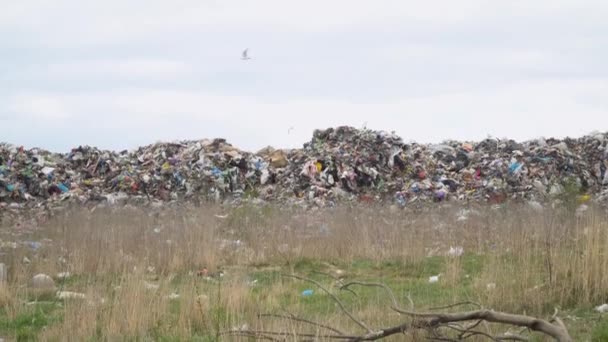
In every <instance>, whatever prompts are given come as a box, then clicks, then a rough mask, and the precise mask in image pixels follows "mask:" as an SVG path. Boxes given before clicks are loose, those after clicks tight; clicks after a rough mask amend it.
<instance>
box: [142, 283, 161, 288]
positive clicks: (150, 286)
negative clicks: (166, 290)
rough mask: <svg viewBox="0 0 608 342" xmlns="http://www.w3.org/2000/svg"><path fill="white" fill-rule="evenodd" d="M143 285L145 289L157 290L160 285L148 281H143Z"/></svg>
mask: <svg viewBox="0 0 608 342" xmlns="http://www.w3.org/2000/svg"><path fill="white" fill-rule="evenodd" d="M144 287H145V288H146V289H147V290H158V289H159V288H160V285H158V284H152V283H148V282H147V281H145V282H144Z"/></svg>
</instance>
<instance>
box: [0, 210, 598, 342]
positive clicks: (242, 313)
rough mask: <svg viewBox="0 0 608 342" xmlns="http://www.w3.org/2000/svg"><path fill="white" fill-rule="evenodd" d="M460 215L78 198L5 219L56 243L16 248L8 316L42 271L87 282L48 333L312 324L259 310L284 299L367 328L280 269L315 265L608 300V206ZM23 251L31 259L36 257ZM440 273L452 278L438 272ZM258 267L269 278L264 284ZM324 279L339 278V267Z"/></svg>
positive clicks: (391, 278) (454, 293)
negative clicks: (205, 273) (108, 203)
mask: <svg viewBox="0 0 608 342" xmlns="http://www.w3.org/2000/svg"><path fill="white" fill-rule="evenodd" d="M216 215H217V216H220V217H217V216H216ZM223 215H228V216H227V217H225V218H224V216H223ZM461 216H463V212H462V211H461V209H460V208H455V207H448V206H446V207H441V208H435V209H433V210H428V211H421V212H412V211H393V210H390V209H389V208H384V207H357V208H337V209H331V210H329V209H328V210H322V211H318V212H312V213H311V212H300V211H297V210H279V209H277V208H250V207H246V208H238V209H230V210H223V209H222V208H220V207H204V208H179V209H164V210H157V211H151V210H143V209H136V208H125V209H120V210H110V209H100V210H97V211H95V212H92V213H91V212H88V211H85V210H75V211H71V212H68V213H65V214H63V215H61V216H60V217H56V218H55V219H53V220H51V221H50V222H48V223H47V224H45V225H44V226H42V227H37V228H36V229H32V230H29V231H28V230H27V229H25V230H24V229H23V228H20V229H21V230H20V231H15V230H14V229H12V227H7V229H4V231H6V232H7V233H6V234H5V236H3V237H2V239H3V241H10V240H15V241H16V240H18V239H21V240H36V241H42V244H43V246H42V247H41V248H40V249H39V250H37V251H32V250H30V249H28V248H27V247H24V248H21V247H19V248H17V249H16V250H13V251H11V253H9V254H7V255H5V256H4V259H5V262H6V263H7V264H8V265H9V272H10V274H9V279H10V281H9V283H8V284H5V285H3V286H1V287H0V304H1V305H2V307H3V308H4V312H3V315H4V319H5V320H6V321H7V322H8V321H12V320H14V319H15V317H18V316H19V314H20V312H25V311H26V310H28V306H27V305H26V303H27V302H28V301H29V300H31V298H29V297H30V296H29V295H28V290H27V288H26V287H23V285H26V284H27V281H28V279H29V278H30V277H31V276H32V275H33V274H36V273H38V272H44V273H47V274H49V275H52V276H54V275H55V274H57V273H58V272H70V273H71V274H72V276H71V278H69V279H68V280H67V281H65V282H63V281H59V280H58V284H57V286H58V288H59V289H65V290H70V291H78V292H83V293H85V294H86V299H85V300H66V301H65V302H62V303H61V304H62V306H61V307H58V309H56V310H54V311H53V313H52V314H53V315H56V316H57V320H56V321H53V323H52V324H51V323H49V324H48V326H47V328H46V329H44V330H43V331H39V332H38V338H40V339H42V340H65V339H66V332H69V336H70V340H87V339H94V340H116V339H121V338H125V337H130V338H134V339H137V338H143V337H152V338H155V339H158V338H160V337H162V336H164V337H167V338H173V339H175V340H188V339H191V338H193V336H199V337H201V338H206V339H207V340H214V339H215V338H217V336H218V332H219V331H220V330H226V329H230V328H233V327H239V326H241V325H243V324H247V325H248V326H249V327H253V326H256V327H258V328H261V329H278V328H281V329H282V330H284V329H288V330H289V329H291V331H294V330H295V329H300V328H301V327H302V326H301V325H299V324H297V323H294V322H285V321H281V320H271V319H258V318H257V314H259V313H262V312H282V311H281V309H288V310H289V311H292V312H297V313H300V314H303V315H305V316H307V317H309V318H311V319H313V318H314V319H316V320H320V321H323V322H326V323H331V324H332V325H335V326H337V327H341V328H342V329H344V330H349V329H350V330H352V329H353V328H354V327H353V325H352V323H350V322H348V321H347V320H346V319H345V318H344V317H343V316H342V315H340V314H339V311H338V310H337V309H336V307H335V305H334V304H333V303H332V302H331V301H330V300H329V299H328V298H327V296H324V295H320V294H318V291H317V290H318V289H315V291H317V292H316V294H315V295H314V296H313V297H310V298H309V299H306V300H303V299H302V297H301V296H300V295H299V293H300V291H301V290H302V289H305V288H310V287H309V286H308V285H306V284H302V283H301V282H298V281H295V280H285V279H281V278H280V277H278V276H277V275H276V274H277V270H278V271H281V272H287V273H289V272H302V273H305V274H308V275H311V274H312V273H310V272H311V271H313V270H319V271H324V272H330V273H331V272H334V271H336V270H337V269H341V270H342V271H344V272H345V273H346V275H347V276H348V278H350V279H353V278H363V279H375V280H382V281H385V282H387V283H389V284H390V285H391V286H393V287H395V290H396V293H397V295H398V297H399V299H400V300H401V301H402V303H403V305H404V306H407V305H408V300H407V299H406V298H407V296H408V293H411V294H412V298H413V300H414V302H415V305H416V307H417V308H423V307H427V306H432V305H435V304H439V303H443V304H447V303H449V302H452V301H457V300H462V299H468V300H474V301H477V302H480V303H482V304H483V305H484V306H486V307H490V308H494V309H497V310H504V311H509V312H513V313H524V312H525V313H527V314H533V315H540V316H543V315H547V314H549V313H551V312H552V311H553V308H554V307H555V306H559V307H561V308H562V309H563V310H581V309H585V310H588V309H589V308H590V307H591V306H593V305H597V304H599V303H603V302H605V301H606V300H607V299H608V272H607V271H608V253H607V252H606V246H608V220H606V215H605V213H604V212H603V211H600V210H594V209H590V210H589V211H587V212H586V213H584V215H582V216H579V217H577V216H575V215H574V214H573V213H572V212H568V211H566V210H551V209H547V210H545V211H544V212H537V211H534V210H531V209H529V208H527V207H525V206H516V205H512V206H509V207H506V208H491V207H477V208H469V211H468V213H467V214H466V217H467V219H466V220H457V218H458V217H461ZM44 239H48V240H44ZM450 246H462V247H463V248H464V250H465V255H464V256H462V257H449V256H445V254H446V252H447V251H448V249H449V247H450ZM24 256H26V257H28V258H29V259H30V260H31V263H29V264H24V263H23V257H24ZM203 267H207V268H208V270H209V271H210V272H212V273H213V272H216V271H218V270H220V269H223V270H224V271H225V273H226V276H225V277H224V278H223V279H222V281H221V282H215V281H205V280H203V279H202V278H200V277H197V276H196V272H197V271H198V270H200V269H201V268H203ZM437 273H441V274H442V276H441V280H440V282H439V283H438V284H428V283H427V279H428V277H429V276H430V275H434V274H437ZM254 278H256V279H258V280H259V281H260V283H259V284H257V285H256V286H255V287H251V283H248V282H249V281H251V280H253V279H254ZM321 279H324V282H325V283H326V284H327V285H328V286H331V281H330V280H328V279H329V278H321ZM154 286H158V288H149V287H154ZM172 294H178V295H179V298H172V297H170V296H172ZM173 296H174V295H173ZM345 298H346V299H345V300H346V301H347V303H348V305H349V308H351V309H352V311H353V312H355V313H357V314H358V315H360V317H364V318H366V319H367V321H368V322H370V323H373V324H374V325H375V326H386V325H388V323H389V322H398V321H399V319H400V317H398V316H396V315H394V314H392V313H391V312H389V311H388V310H387V307H388V301H387V299H386V298H385V296H383V294H382V292H379V291H371V290H368V291H367V292H362V295H361V296H360V297H356V298H355V297H352V296H351V297H345ZM435 301H437V302H438V303H437V302H435ZM446 302H447V303H446ZM567 323H568V322H567ZM4 333H8V334H11V331H10V330H7V329H5V331H4ZM409 338H413V339H415V338H416V337H412V336H410V337H409Z"/></svg>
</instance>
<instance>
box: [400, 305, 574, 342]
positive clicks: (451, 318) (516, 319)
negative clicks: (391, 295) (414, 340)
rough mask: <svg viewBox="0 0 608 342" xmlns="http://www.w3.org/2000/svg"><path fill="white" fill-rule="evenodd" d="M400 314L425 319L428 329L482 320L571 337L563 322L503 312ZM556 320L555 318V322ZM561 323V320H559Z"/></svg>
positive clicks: (566, 340)
mask: <svg viewBox="0 0 608 342" xmlns="http://www.w3.org/2000/svg"><path fill="white" fill-rule="evenodd" d="M395 311H397V312H399V313H401V314H404V315H408V316H412V317H417V318H425V319H426V323H427V324H428V325H429V327H434V326H438V325H440V324H445V323H453V322H463V321H471V320H479V319H481V320H484V321H488V322H492V323H501V324H508V325H514V326H520V327H527V328H529V329H530V330H534V331H538V332H542V333H544V334H547V335H549V336H551V337H553V338H554V339H556V340H557V341H559V342H571V341H572V337H570V335H569V334H568V330H567V329H564V328H565V325H564V324H563V322H562V323H561V324H559V323H558V324H557V325H555V324H552V323H550V322H548V321H545V320H542V319H539V318H535V317H529V316H523V315H514V314H508V313H503V312H496V311H490V310H477V311H468V312H456V313H431V312H426V313H418V312H412V311H403V310H395ZM557 319H558V318H555V320H557ZM560 321H561V320H560Z"/></svg>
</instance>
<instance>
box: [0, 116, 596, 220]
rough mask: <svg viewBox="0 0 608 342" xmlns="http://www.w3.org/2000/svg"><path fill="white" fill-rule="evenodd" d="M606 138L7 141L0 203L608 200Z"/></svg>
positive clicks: (344, 132)
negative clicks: (69, 145) (70, 145)
mask: <svg viewBox="0 0 608 342" xmlns="http://www.w3.org/2000/svg"><path fill="white" fill-rule="evenodd" d="M607 144H608V134H606V133H593V134H590V135H587V136H584V137H581V138H578V139H570V138H566V139H563V140H559V139H537V140H532V141H527V142H522V143H519V142H516V141H513V140H509V139H494V138H488V139H485V140H483V141H480V142H458V141H446V142H444V143H442V144H417V143H405V142H404V141H403V139H401V138H400V137H399V136H397V135H395V134H394V133H388V132H383V131H373V130H369V129H356V128H352V127H345V126H344V127H337V128H329V129H325V130H316V131H315V132H314V133H313V137H312V139H311V141H309V142H307V143H305V144H304V146H303V147H302V148H300V149H293V150H282V149H274V148H272V147H267V148H264V149H262V150H261V151H258V152H257V153H251V152H245V151H241V150H239V149H238V148H236V147H234V146H232V145H231V144H229V143H227V142H226V140H224V139H215V140H200V141H181V142H173V143H157V144H153V145H148V146H144V147H140V148H138V149H136V150H132V151H122V152H113V151H104V150H99V149H97V148H94V147H89V146H80V147H78V148H74V149H73V150H72V151H70V153H67V154H58V153H51V152H48V151H45V150H42V149H38V148H34V149H29V150H26V149H24V148H23V147H18V146H14V145H9V144H0V210H2V211H6V210H22V209H35V208H46V209H49V208H57V207H63V206H66V205H68V204H78V205H87V206H97V205H124V204H127V203H129V204H139V205H153V206H162V205H164V204H167V203H180V202H181V201H195V202H201V201H214V202H223V203H228V204H233V205H238V204H240V203H242V202H244V201H245V202H253V203H267V202H274V203H278V204H281V205H304V206H317V207H323V206H333V205H337V204H338V203H341V202H364V203H370V202H380V203H385V204H392V205H396V206H400V207H406V206H412V205H417V206H418V205H426V204H429V203H438V202H445V201H461V202H467V201H476V202H489V203H502V202H505V201H507V200H524V201H533V202H538V203H543V202H547V201H552V200H557V199H560V198H561V199H563V198H564V197H565V196H578V198H579V199H580V200H581V201H589V200H595V201H598V202H601V203H607V202H608V172H606V170H607V168H608V147H607Z"/></svg>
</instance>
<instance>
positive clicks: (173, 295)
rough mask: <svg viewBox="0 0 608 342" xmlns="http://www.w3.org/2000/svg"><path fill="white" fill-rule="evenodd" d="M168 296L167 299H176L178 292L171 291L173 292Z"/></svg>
mask: <svg viewBox="0 0 608 342" xmlns="http://www.w3.org/2000/svg"><path fill="white" fill-rule="evenodd" d="M168 298H169V299H171V300H174V299H178V298H179V294H178V293H175V292H173V293H171V294H170V295H169V296H168Z"/></svg>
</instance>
